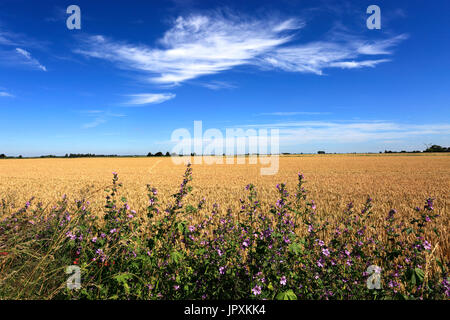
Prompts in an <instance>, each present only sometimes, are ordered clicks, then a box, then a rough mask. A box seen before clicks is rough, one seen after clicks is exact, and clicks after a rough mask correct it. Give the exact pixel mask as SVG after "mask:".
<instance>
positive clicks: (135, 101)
mask: <svg viewBox="0 0 450 320" xmlns="http://www.w3.org/2000/svg"><path fill="white" fill-rule="evenodd" d="M175 96H176V95H175V94H173V93H140V94H130V95H127V97H130V99H129V100H128V101H127V102H125V103H124V105H126V106H143V105H147V104H159V103H163V102H164V101H167V100H170V99H173V98H175Z"/></svg>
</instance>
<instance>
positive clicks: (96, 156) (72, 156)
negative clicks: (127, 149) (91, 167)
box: [64, 153, 117, 158]
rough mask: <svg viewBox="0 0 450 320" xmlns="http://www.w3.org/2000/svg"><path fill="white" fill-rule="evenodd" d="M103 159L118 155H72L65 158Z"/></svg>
mask: <svg viewBox="0 0 450 320" xmlns="http://www.w3.org/2000/svg"><path fill="white" fill-rule="evenodd" d="M99 157H100V158H101V157H117V154H110V155H105V154H92V153H70V154H67V153H66V155H65V156H64V158H99Z"/></svg>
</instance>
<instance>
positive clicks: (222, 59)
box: [75, 14, 407, 88]
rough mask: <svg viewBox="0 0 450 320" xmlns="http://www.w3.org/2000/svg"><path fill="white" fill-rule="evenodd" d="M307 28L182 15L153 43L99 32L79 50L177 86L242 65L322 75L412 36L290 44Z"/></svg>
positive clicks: (287, 22)
mask: <svg viewBox="0 0 450 320" xmlns="http://www.w3.org/2000/svg"><path fill="white" fill-rule="evenodd" d="M304 27H305V23H304V22H303V21H300V20H298V19H284V20H283V19H276V18H269V19H268V18H266V19H246V18H242V17H238V16H231V15H227V16H226V15H220V14H215V15H191V16H187V17H178V18H177V19H176V20H175V21H174V22H173V25H172V27H171V28H170V29H169V30H168V31H166V32H165V33H164V35H163V36H162V38H161V39H159V40H158V41H157V46H154V47H150V46H146V45H142V44H140V45H137V44H130V43H124V42H118V41H114V40H112V39H108V38H106V37H104V36H101V35H97V36H90V37H86V38H83V39H82V42H81V47H80V48H78V49H76V50H75V52H77V53H80V54H83V55H85V56H87V57H94V58H100V59H105V60H109V61H111V62H113V63H116V64H117V65H118V66H119V67H120V68H124V69H130V70H136V71H138V72H140V73H143V74H145V77H146V78H147V79H148V80H149V81H151V82H154V83H158V84H166V85H167V84H171V85H174V84H179V83H181V82H184V81H187V80H191V79H194V78H197V77H200V76H204V75H211V74H216V73H219V72H223V71H226V70H230V69H232V68H234V67H237V66H240V65H257V66H259V67H261V68H265V69H274V68H275V69H281V70H284V71H290V72H303V73H315V74H319V75H320V74H323V69H325V68H341V69H353V68H362V67H375V66H376V65H377V64H379V63H382V62H387V61H389V59H381V58H380V59H370V60H367V59H364V58H363V57H364V56H368V55H370V56H373V55H390V54H392V53H393V52H392V48H393V47H394V46H396V45H398V44H399V43H400V42H401V41H403V40H405V39H406V38H407V35H404V34H402V35H398V36H395V37H391V38H388V39H381V40H373V41H367V40H364V39H361V38H359V37H355V36H351V35H349V34H337V33H334V34H332V37H328V39H327V40H322V41H313V42H309V43H305V44H300V45H299V44H296V45H289V46H288V44H289V43H291V42H292V41H293V40H294V36H295V35H296V32H297V31H298V30H300V29H302V28H304ZM210 87H211V88H213V87H215V88H218V87H217V86H214V85H212V86H210Z"/></svg>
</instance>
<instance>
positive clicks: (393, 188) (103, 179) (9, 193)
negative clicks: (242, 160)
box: [0, 154, 450, 255]
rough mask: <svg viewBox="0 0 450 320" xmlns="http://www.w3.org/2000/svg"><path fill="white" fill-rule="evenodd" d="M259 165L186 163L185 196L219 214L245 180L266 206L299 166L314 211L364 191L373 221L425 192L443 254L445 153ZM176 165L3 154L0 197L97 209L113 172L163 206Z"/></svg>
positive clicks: (142, 202)
mask: <svg viewBox="0 0 450 320" xmlns="http://www.w3.org/2000/svg"><path fill="white" fill-rule="evenodd" d="M260 168H261V165H260V164H258V165H253V164H248V161H246V164H234V165H230V164H222V165H218V164H215V165H206V164H202V165H196V164H194V165H193V178H194V180H193V182H192V186H193V187H194V189H193V193H192V195H191V196H190V197H191V199H192V201H194V202H196V201H199V200H200V199H202V198H203V197H205V198H206V204H207V205H208V207H209V208H211V206H212V205H213V203H217V204H218V205H219V208H220V210H221V211H222V212H224V211H225V210H226V209H228V208H231V209H233V211H234V212H236V211H238V208H239V199H240V198H243V197H245V190H244V188H245V186H246V185H247V184H249V183H253V184H254V185H255V186H256V190H257V192H258V197H259V199H260V201H261V202H262V208H263V209H264V208H269V206H270V205H271V204H274V202H275V201H276V200H277V190H276V188H275V186H276V184H277V183H286V184H287V186H288V188H289V190H291V191H292V192H294V189H295V186H296V183H297V173H298V172H301V173H303V175H304V176H305V178H306V181H307V183H306V189H307V190H308V192H309V197H310V199H313V200H314V201H315V202H316V204H317V212H318V214H319V215H320V216H322V217H324V218H325V219H329V220H331V221H332V220H336V219H339V217H341V214H342V212H343V211H344V209H345V207H346V205H347V204H348V203H349V202H353V203H354V205H355V208H356V209H359V208H361V207H362V205H363V203H364V201H365V199H366V198H367V196H368V195H370V196H371V197H372V198H373V199H374V202H373V203H374V211H375V212H376V215H379V216H380V217H379V218H380V223H382V221H383V219H382V218H384V216H385V215H386V214H387V213H388V212H389V210H390V209H392V208H394V209H396V210H397V211H398V212H399V213H400V214H402V215H408V216H409V215H411V216H412V215H414V210H413V208H414V207H416V206H419V207H423V205H424V202H425V200H426V199H427V198H428V197H433V198H435V199H436V200H435V210H436V212H437V213H438V214H440V215H441V218H440V219H439V220H438V221H439V223H438V229H440V231H441V233H442V234H443V235H444V237H443V239H441V240H440V241H441V242H443V243H441V244H440V248H441V249H443V250H444V252H445V254H446V255H448V247H449V246H448V240H449V237H448V232H447V229H448V225H449V215H448V209H449V208H450V196H449V192H448V190H449V189H450V157H449V156H448V155H442V154H420V155H400V154H393V155H385V154H373V155H359V154H351V155H349V154H347V155H299V156H294V155H292V156H281V157H280V162H279V171H278V173H277V174H275V175H267V176H261V175H260ZM184 170H185V167H184V166H183V165H175V164H174V163H173V162H172V160H171V158H169V157H167V158H166V157H161V158H159V157H149V158H146V157H136V158H78V159H8V160H2V161H0V199H5V200H6V201H7V202H8V203H10V204H12V205H14V207H20V206H22V205H23V204H24V203H25V202H26V201H27V200H29V199H30V198H31V197H35V199H36V200H34V201H35V202H42V204H43V205H44V206H52V205H54V204H55V203H56V202H57V201H58V200H59V199H61V197H62V196H63V195H64V194H66V195H67V197H68V198H69V199H70V200H72V201H74V200H78V199H83V198H87V199H88V200H89V201H90V202H91V208H92V209H93V211H95V212H102V211H101V210H102V206H103V205H104V196H105V192H104V189H105V187H106V186H107V185H108V184H109V183H110V182H111V179H112V172H113V171H115V172H117V173H118V174H119V179H120V181H121V182H122V183H123V189H122V194H121V195H123V196H125V197H126V198H127V200H128V203H129V205H130V207H131V208H134V209H135V210H136V211H138V212H139V211H141V210H142V209H144V208H145V207H146V206H147V197H146V185H147V184H151V185H152V187H156V188H157V189H158V191H159V199H160V201H161V202H162V203H163V204H167V203H168V202H170V201H171V199H170V195H171V194H173V193H175V192H177V190H178V188H179V185H180V183H181V177H182V175H183V172H184ZM144 211H145V210H143V212H144ZM191 218H193V219H194V220H195V217H191Z"/></svg>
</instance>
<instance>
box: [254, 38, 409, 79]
mask: <svg viewBox="0 0 450 320" xmlns="http://www.w3.org/2000/svg"><path fill="white" fill-rule="evenodd" d="M407 38H408V36H407V35H406V34H402V35H399V36H395V37H392V38H390V39H383V40H372V41H367V40H363V39H360V38H357V37H352V36H348V35H346V34H342V33H340V34H333V35H332V37H330V39H329V40H325V41H317V42H310V43H306V44H302V45H296V46H290V47H283V48H277V49H276V50H274V51H272V52H269V53H268V54H266V55H264V56H263V57H261V58H260V59H258V60H257V61H256V62H255V63H256V64H257V65H260V66H262V67H267V68H279V69H282V70H284V71H289V72H302V73H314V74H317V75H322V74H323V70H324V69H327V68H340V69H355V68H363V67H375V66H376V65H377V64H380V63H383V62H388V61H390V59H386V58H382V59H364V56H374V55H391V54H393V51H392V49H393V47H395V46H396V45H398V44H399V43H400V42H401V41H403V40H405V39H407ZM361 58H363V59H362V60H361Z"/></svg>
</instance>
